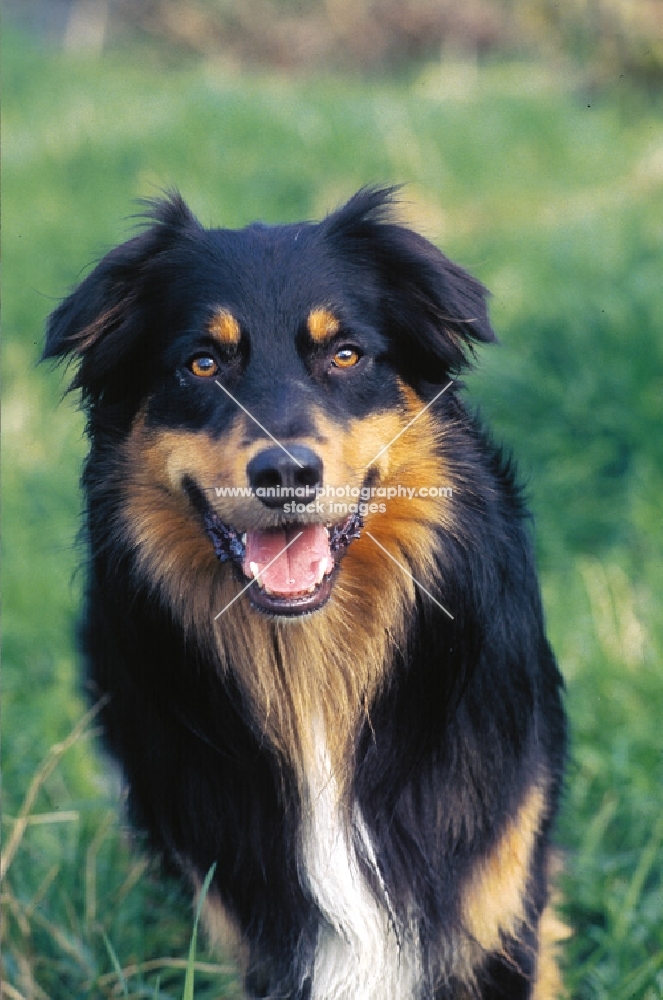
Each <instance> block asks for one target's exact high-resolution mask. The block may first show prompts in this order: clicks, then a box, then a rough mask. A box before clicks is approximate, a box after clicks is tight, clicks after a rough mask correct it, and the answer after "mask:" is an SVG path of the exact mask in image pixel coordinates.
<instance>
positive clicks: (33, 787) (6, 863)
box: [0, 698, 108, 879]
mask: <svg viewBox="0 0 663 1000" xmlns="http://www.w3.org/2000/svg"><path fill="white" fill-rule="evenodd" d="M107 701H108V699H107V698H101V699H100V700H99V701H98V702H97V703H96V705H94V706H93V707H92V708H91V709H90V711H89V712H86V714H85V715H84V716H83V718H82V719H81V720H80V722H78V723H77V725H76V726H74V728H73V729H72V731H71V733H70V734H69V736H67V738H66V739H65V740H63V741H62V742H61V743H55V744H54V745H53V746H52V747H51V749H50V750H49V751H48V754H47V755H46V757H45V759H44V760H43V762H42V764H41V765H40V767H39V768H38V770H37V772H36V773H35V776H34V777H33V779H32V781H31V782H30V787H29V788H28V790H27V793H26V795H25V798H24V800H23V804H22V806H21V808H20V809H19V811H18V816H17V817H16V820H15V822H14V827H13V829H12V832H11V834H10V837H9V840H8V842H7V847H6V849H5V851H4V853H3V854H2V858H1V859H0V879H4V877H5V875H6V874H7V872H8V870H9V867H10V865H11V863H12V861H13V860H14V856H15V855H16V852H17V850H18V848H19V846H20V843H21V841H22V839H23V835H24V833H25V830H26V828H27V826H28V823H29V816H30V812H31V811H32V807H33V806H34V804H35V800H36V798H37V795H38V793H39V790H40V788H41V787H42V785H43V784H44V782H45V781H47V780H48V778H49V777H50V775H51V774H52V773H53V771H54V770H55V768H56V767H57V766H58V764H59V762H60V759H61V758H62V757H63V755H64V754H65V753H66V752H67V750H69V749H70V747H72V746H73V745H74V743H76V742H77V741H78V740H79V739H80V738H81V737H82V736H83V735H84V734H85V731H86V729H87V728H88V726H89V725H90V723H91V722H92V720H93V719H94V718H95V717H96V716H97V715H98V714H99V712H100V711H101V709H102V708H103V707H104V705H105V704H106V702H107Z"/></svg>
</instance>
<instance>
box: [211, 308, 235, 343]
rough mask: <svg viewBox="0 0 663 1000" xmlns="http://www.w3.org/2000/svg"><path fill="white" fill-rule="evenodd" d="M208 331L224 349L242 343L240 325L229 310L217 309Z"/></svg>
mask: <svg viewBox="0 0 663 1000" xmlns="http://www.w3.org/2000/svg"><path fill="white" fill-rule="evenodd" d="M207 329H208V331H209V333H211V335H212V336H213V337H214V339H215V340H218V341H219V343H220V344H222V345H223V346H224V347H236V346H237V344H239V342H240V338H241V330H240V327H239V323H238V322H237V320H236V319H235V317H234V316H233V314H232V313H231V312H228V310H227V309H217V311H216V312H215V313H214V315H213V316H212V318H211V320H210V321H209V323H208V324H207Z"/></svg>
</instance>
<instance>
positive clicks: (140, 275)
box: [44, 189, 494, 616]
mask: <svg viewBox="0 0 663 1000" xmlns="http://www.w3.org/2000/svg"><path fill="white" fill-rule="evenodd" d="M392 196H393V192H392V191H388V190H387V191H379V190H372V189H368V190H363V191H360V192H359V193H358V194H357V195H355V196H354V197H353V198H352V199H351V200H350V201H349V202H348V203H347V204H346V205H345V206H344V207H343V208H341V209H340V210H339V211H337V212H335V213H334V214H332V215H330V216H328V217H327V218H326V219H325V220H324V221H322V222H321V223H319V224H312V223H302V224H297V225H287V226H277V227H269V226H263V225H252V226H249V227H248V228H246V229H242V230H238V231H235V230H225V229H212V230H207V229H204V228H203V227H202V226H200V224H199V223H198V222H197V221H196V220H195V219H194V217H193V216H192V215H191V213H190V212H189V210H188V209H187V207H186V205H185V204H184V203H183V201H182V200H181V199H180V198H179V196H177V195H173V196H171V197H169V198H167V199H166V200H164V201H161V202H159V203H157V204H155V205H154V206H153V207H152V210H151V214H150V219H151V224H150V225H149V227H148V228H146V229H145V231H143V232H142V233H141V234H140V235H138V236H137V237H135V238H134V239H132V240H129V241H128V242H127V243H124V244H123V245H121V246H119V247H117V248H116V249H114V250H112V251H111V252H110V253H109V254H108V255H107V256H106V257H105V258H104V259H103V260H102V261H101V263H100V264H99V265H98V266H97V267H96V268H95V270H94V271H92V273H91V274H90V275H89V276H88V277H87V278H86V279H85V280H84V281H83V282H82V283H81V285H80V286H79V287H78V288H77V289H76V290H75V291H74V292H73V293H72V294H71V295H70V296H69V298H67V299H66V300H65V301H64V302H63V303H62V305H61V306H60V307H59V308H58V309H57V310H56V311H55V312H54V313H53V315H52V316H51V318H50V322H49V327H48V337H47V342H46V347H45V351H44V357H46V358H55V357H58V358H60V357H67V358H70V359H75V360H76V361H77V362H78V368H77V374H76V376H75V379H74V382H73V386H74V387H76V388H79V389H80V390H81V391H82V394H83V398H84V401H85V403H86V405H87V407H88V410H89V418H90V419H89V428H90V434H91V438H92V444H93V455H94V454H97V456H101V455H103V456H105V457H104V459H103V461H101V460H100V461H99V462H98V464H99V465H100V466H103V468H104V470H105V472H104V475H105V476H106V481H105V482H103V483H101V484H100V483H99V482H97V483H96V487H97V488H98V489H101V488H106V489H114V490H115V491H116V493H117V495H118V496H121V504H120V506H122V508H123V511H124V516H125V518H126V523H127V531H129V532H130V534H131V536H132V539H133V544H134V546H135V548H136V550H137V551H138V552H139V554H140V553H142V557H143V558H144V559H147V560H148V561H149V560H150V559H151V560H152V563H153V564H155V563H156V562H157V561H160V562H161V564H162V565H166V564H168V563H169V559H171V556H169V555H168V554H167V553H171V554H172V553H174V552H175V551H176V550H177V548H178V545H179V547H180V549H181V550H182V552H183V553H184V555H183V556H182V557H183V558H184V559H187V558H193V556H192V552H193V551H194V550H198V549H200V548H201V547H202V546H204V551H205V553H206V556H207V557H208V558H209V559H212V560H213V559H214V558H215V555H214V553H215V551H216V557H218V558H219V559H221V560H222V561H227V562H229V563H231V564H233V563H234V565H235V567H236V569H237V570H239V572H240V575H241V576H243V577H244V578H246V579H245V580H244V583H247V582H248V581H249V580H250V579H252V578H256V585H255V586H253V587H251V589H250V591H249V594H250V595H251V599H252V601H253V604H254V606H256V607H258V608H260V609H261V610H263V611H267V612H270V613H272V614H281V615H287V616H293V615H297V614H301V613H303V612H307V611H314V610H316V609H318V608H320V607H322V606H323V605H324V603H325V601H326V599H327V597H328V596H329V594H330V591H331V588H332V584H333V581H334V579H335V576H336V570H337V568H338V564H339V563H340V558H341V556H342V555H343V554H344V553H345V552H346V551H348V553H349V552H350V549H351V547H353V546H354V545H355V540H356V537H357V536H358V534H359V532H360V530H361V526H362V521H365V522H366V526H367V529H369V528H370V530H371V534H372V537H373V539H374V540H377V542H378V543H380V544H382V543H384V548H385V550H386V551H389V550H390V549H391V548H393V538H394V532H396V533H397V532H398V527H397V526H398V524H399V521H400V522H402V523H405V522H407V523H408V524H410V525H411V526H412V525H415V526H416V525H417V524H418V525H419V526H421V525H422V524H424V523H428V522H430V523H434V522H437V523H439V522H440V520H444V516H445V515H444V514H441V511H440V503H439V502H437V503H435V502H433V500H431V499H430V498H428V500H427V503H426V504H424V505H423V506H422V503H419V505H418V506H417V504H416V503H413V502H411V501H412V500H413V498H412V497H410V498H409V501H410V502H409V503H404V502H403V501H404V500H406V499H408V498H407V496H405V497H402V496H401V495H400V494H396V495H394V496H391V495H390V494H389V493H388V491H389V490H394V489H397V488H403V489H405V490H407V489H408V488H411V487H410V486H409V484H412V483H414V482H415V481H416V487H418V486H420V485H422V484H423V485H425V486H434V487H438V486H440V485H441V477H442V479H443V478H444V475H445V470H444V463H443V461H442V458H441V454H442V450H443V449H441V445H440V440H441V437H443V430H442V431H440V428H439V425H438V424H437V423H436V421H435V420H434V419H433V417H432V414H433V409H432V408H431V410H430V412H428V411H426V412H425V413H424V415H423V416H422V417H421V419H419V417H420V416H421V414H422V411H423V410H424V408H425V407H426V405H427V403H429V402H430V401H431V400H432V399H433V398H434V397H435V396H436V394H438V393H440V391H441V390H442V389H443V388H444V386H445V385H446V384H447V383H448V382H449V380H450V378H451V377H452V376H453V375H455V374H456V373H458V372H459V371H461V370H462V369H463V367H465V366H466V365H467V363H468V360H469V357H470V355H471V352H472V348H473V345H474V343H475V342H479V341H490V340H493V339H494V335H493V333H492V330H491V327H490V325H489V321H488V318H487V312H486V296H485V290H484V289H483V287H482V286H481V285H480V284H479V283H478V282H477V281H475V280H474V279H473V278H471V277H470V276H469V275H468V274H467V273H465V272H464V271H463V270H462V269H461V268H459V267H458V266H456V265H455V264H453V263H452V262H451V261H449V260H448V259H447V258H446V257H445V256H444V255H443V254H442V253H441V252H440V251H439V250H437V249H436V248H435V247H434V246H433V245H432V244H430V243H429V242H427V241H426V240H425V239H423V238H422V237H421V236H419V235H417V234H416V233H414V232H412V231H410V230H409V229H407V228H405V227H403V226H401V225H397V224H395V223H394V222H393V221H391V219H390V211H389V210H390V204H391V201H392ZM452 393H453V388H452V389H451V390H450V392H449V395H450V396H451V394H452ZM410 425H411V426H412V430H408V431H406V428H408V427H410ZM415 425H416V426H415ZM416 487H415V488H416ZM381 491H382V492H381ZM383 499H384V500H387V501H389V504H390V506H389V505H388V503H383V502H381V501H382V500H383ZM422 502H423V501H422ZM413 530H414V532H415V535H416V530H417V529H416V527H415V529H413ZM422 530H423V529H422ZM362 541H363V540H362ZM357 545H359V543H357ZM160 547H163V549H162V551H161V553H159V548H160ZM187 547H188V548H187ZM425 547H426V543H425V541H423V540H421V541H420V542H419V543H417V542H416V541H415V542H413V543H412V545H411V549H412V553H410V555H411V560H410V561H411V564H412V565H414V563H416V560H417V558H418V556H417V551H418V550H419V549H420V550H421V552H420V553H419V556H420V561H421V560H423V562H424V563H425V561H426V557H425V554H424V549H425ZM286 548H287V550H288V551H287V556H286V555H285V553H284V550H285V549H286ZM397 550H398V551H406V553H407V545H406V544H401V545H400V549H398V546H397ZM186 551H188V553H189V555H188V556H187V555H186ZM282 553H283V554H282ZM172 559H175V555H172ZM413 560H414V562H413Z"/></svg>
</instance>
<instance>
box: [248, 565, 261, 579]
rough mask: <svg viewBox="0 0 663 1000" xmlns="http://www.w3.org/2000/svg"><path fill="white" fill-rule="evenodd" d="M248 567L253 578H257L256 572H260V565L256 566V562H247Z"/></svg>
mask: <svg viewBox="0 0 663 1000" xmlns="http://www.w3.org/2000/svg"><path fill="white" fill-rule="evenodd" d="M249 569H250V570H251V572H252V573H253V579H254V580H257V579H258V573H259V572H260V567H259V566H258V563H254V562H250V563H249Z"/></svg>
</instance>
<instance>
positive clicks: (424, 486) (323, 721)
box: [44, 189, 565, 1000]
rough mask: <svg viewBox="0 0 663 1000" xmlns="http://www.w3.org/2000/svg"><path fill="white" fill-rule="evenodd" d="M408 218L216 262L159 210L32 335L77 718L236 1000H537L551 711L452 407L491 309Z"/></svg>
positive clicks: (554, 722) (553, 734)
mask: <svg viewBox="0 0 663 1000" xmlns="http://www.w3.org/2000/svg"><path fill="white" fill-rule="evenodd" d="M393 202H394V192H393V191H392V190H376V189H364V190H362V191H360V192H359V193H358V194H357V195H355V196H354V197H353V198H352V199H351V200H350V201H349V202H348V203H347V204H346V205H344V206H343V207H342V208H340V209H339V210H338V211H336V212H334V213H333V214H331V215H329V216H328V217H327V218H325V219H324V220H323V221H322V222H319V223H311V222H302V223H297V224H293V225H284V226H266V225H261V224H254V225H250V226H248V227H247V228H245V229H241V230H229V229H205V228H203V227H202V226H201V225H200V224H199V223H198V222H197V220H196V219H195V218H194V217H193V215H192V214H191V212H190V211H189V209H188V208H187V206H186V205H185V204H184V202H183V201H182V199H181V198H180V197H179V195H177V194H172V195H170V196H168V197H166V198H164V199H163V200H161V201H159V202H157V203H154V204H152V205H151V206H150V208H149V218H148V222H147V224H146V225H145V227H144V228H143V229H141V231H140V232H139V234H138V235H136V236H135V238H133V239H130V240H129V241H128V242H126V243H124V244H122V245H121V246H119V247H117V248H115V249H113V250H111V252H110V253H108V255H107V256H106V257H105V258H104V259H103V260H102V261H101V262H100V263H99V264H98V266H97V267H96V268H95V269H94V270H93V271H92V272H91V273H90V274H89V275H88V277H86V278H85V280H83V282H82V283H81V284H80V285H79V287H78V288H76V289H75V290H74V291H73V292H72V294H71V295H70V296H69V297H68V298H67V299H66V300H65V301H64V302H63V303H62V304H61V305H60V307H59V308H58V309H56V311H55V312H54V313H53V314H52V316H51V317H50V321H49V326H48V337H47V342H46V347H45V351H44V356H45V357H46V358H65V359H68V360H71V361H74V362H75V365H76V374H75V377H74V381H73V387H74V388H76V389H78V390H80V392H81V394H82V400H83V404H84V406H85V408H86V411H87V414H88V428H87V429H88V435H89V439H90V452H89V456H88V458H87V461H86V464H85V470H84V474H83V486H84V491H85V497H86V537H87V544H88V546H89V563H88V577H87V597H86V607H85V613H84V618H83V623H82V629H81V634H82V648H83V655H84V660H85V664H86V668H85V669H86V675H85V676H86V686H87V690H88V693H89V696H90V697H91V698H92V699H98V698H100V697H103V698H104V699H105V704H104V708H103V711H102V724H103V731H104V734H105V741H106V746H107V748H108V750H109V751H110V753H111V754H112V756H113V757H114V758H115V759H116V760H117V761H118V762H119V764H120V765H121V768H122V772H123V775H124V779H125V781H126V786H127V789H128V797H129V802H130V811H131V816H132V819H133V821H134V823H135V824H136V826H137V827H138V828H139V829H140V830H143V831H145V832H146V834H147V835H148V838H149V841H150V842H151V844H152V845H153V847H154V849H155V850H156V851H157V852H158V853H159V854H160V855H161V856H162V857H164V858H166V859H167V860H168V861H169V862H170V863H172V864H174V865H176V867H177V868H178V870H179V871H180V872H181V873H182V874H183V876H184V877H185V878H186V879H187V880H188V881H189V883H190V884H191V885H192V886H193V888H194V891H198V892H199V891H200V887H201V884H202V882H203V880H204V878H205V875H206V873H207V872H208V871H209V869H210V868H211V866H212V865H213V864H216V868H215V874H214V879H213V881H212V883H211V887H210V891H209V894H208V897H207V900H206V904H205V910H206V917H207V924H208V927H209V929H210V932H211V933H212V934H217V935H218V936H219V937H220V938H221V939H223V941H224V942H225V943H226V944H227V943H228V942H229V941H231V940H232V941H233V942H234V945H235V947H236V950H237V955H238V959H239V961H240V962H241V964H242V967H243V970H244V978H245V984H246V990H247V994H248V995H249V996H251V997H262V998H291V1000H472V998H476V1000H498V998H502V1000H526V998H530V1000H534V998H535V1000H551V998H554V997H557V996H558V995H559V992H560V986H559V977H558V973H557V958H556V947H557V940H558V938H559V937H560V935H561V933H562V928H561V925H560V924H559V923H558V922H557V920H556V918H555V917H554V915H553V912H552V907H551V902H550V898H551V897H550V885H549V882H550V870H551V860H552V849H551V843H550V838H551V826H552V823H553V820H554V817H555V813H556V811H557V807H558V800H559V796H560V786H561V781H562V771H563V766H564V757H565V717H564V710H563V706H562V681H561V678H560V674H559V672H558V669H557V666H556V663H555V659H554V657H553V654H552V652H551V650H550V647H549V645H548V642H547V640H546V636H545V632H544V622H543V616H542V610H541V601H540V596H539V588H538V584H537V577H536V571H535V566H534V559H533V555H532V544H531V539H530V532H529V524H528V513H527V510H526V508H525V505H524V502H523V499H522V497H521V494H520V492H519V489H518V486H517V484H516V482H515V475H514V469H513V465H512V463H511V462H510V461H509V460H508V459H505V458H504V457H503V455H502V454H501V452H500V450H499V448H497V447H496V446H495V445H494V444H493V443H492V441H491V439H490V437H489V436H488V435H487V433H486V431H485V430H484V429H483V428H482V427H481V426H480V424H479V422H478V420H477V418H476V417H475V416H473V415H472V414H470V413H468V410H467V409H466V407H465V406H464V404H463V402H462V400H461V394H460V388H459V387H460V383H459V382H458V381H457V377H458V376H459V374H460V373H462V371H463V369H464V368H466V367H467V366H468V365H469V364H470V362H471V361H472V356H473V352H474V350H475V349H476V346H477V345H478V344H481V343H486V342H489V341H492V340H494V339H495V337H494V333H493V331H492V329H491V326H490V323H489V319H488V315H487V308H486V291H485V289H484V288H483V286H482V285H481V284H480V283H479V282H478V281H476V280H475V279H473V278H472V277H470V276H469V275H468V274H467V273H466V272H465V271H464V270H462V269H461V268H460V267H458V266H457V265H456V264H454V263H452V262H451V261H450V260H448V259H447V258H446V257H445V256H444V255H443V254H442V253H441V252H440V251H439V250H438V249H437V248H436V247H434V246H433V245H432V244H431V243H429V242H428V241H426V240H425V239H424V238H423V237H421V236H420V235H417V234H416V233H414V232H412V231H411V230H410V229H409V228H407V227H405V226H404V225H401V224H399V223H398V222H397V221H396V220H395V218H394V207H393Z"/></svg>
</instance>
